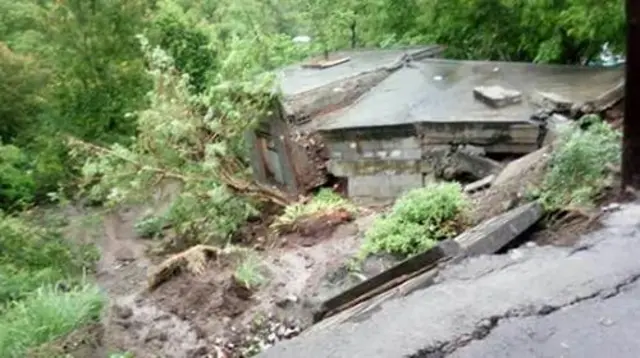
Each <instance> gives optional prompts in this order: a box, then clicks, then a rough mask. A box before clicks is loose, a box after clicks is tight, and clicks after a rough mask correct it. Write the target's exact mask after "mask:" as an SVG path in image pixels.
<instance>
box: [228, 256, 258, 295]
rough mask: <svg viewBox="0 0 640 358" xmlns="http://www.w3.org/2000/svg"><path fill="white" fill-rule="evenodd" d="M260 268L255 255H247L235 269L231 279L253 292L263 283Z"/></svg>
mask: <svg viewBox="0 0 640 358" xmlns="http://www.w3.org/2000/svg"><path fill="white" fill-rule="evenodd" d="M261 270H262V266H261V264H260V260H259V258H258V257H257V256H256V255H255V254H247V255H246V256H245V258H244V259H243V260H242V261H241V262H240V264H239V265H238V266H237V267H236V270H235V272H234V274H233V277H234V278H235V279H236V281H238V283H240V284H242V285H243V286H245V287H246V288H248V289H250V290H253V289H255V288H257V287H259V286H260V285H262V284H263V283H264V281H265V277H264V276H263V274H262V272H261Z"/></svg>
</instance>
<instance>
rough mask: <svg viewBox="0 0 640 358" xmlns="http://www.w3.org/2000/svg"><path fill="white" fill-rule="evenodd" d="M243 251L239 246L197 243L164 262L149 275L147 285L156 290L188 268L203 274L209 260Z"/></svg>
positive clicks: (192, 271)
mask: <svg viewBox="0 0 640 358" xmlns="http://www.w3.org/2000/svg"><path fill="white" fill-rule="evenodd" d="M239 251H242V250H241V249H239V248H226V249H220V248H218V247H215V246H209V245H196V246H193V247H191V248H189V249H187V250H185V251H183V252H181V253H178V254H175V255H173V256H171V257H169V258H168V259H166V260H165V261H164V262H162V263H161V264H160V265H159V266H158V268H157V269H156V270H155V271H154V272H153V273H151V275H149V278H148V281H147V287H148V289H149V290H154V289H156V288H157V287H158V286H160V285H162V284H163V283H165V282H166V281H167V280H168V279H170V278H171V277H172V276H173V275H175V274H177V273H179V272H181V271H183V270H186V271H188V272H191V273H193V274H195V275H198V274H201V273H203V272H204V270H205V268H206V264H207V261H208V260H209V259H211V258H216V257H218V256H220V255H227V254H231V253H232V252H239Z"/></svg>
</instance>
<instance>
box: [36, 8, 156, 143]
mask: <svg viewBox="0 0 640 358" xmlns="http://www.w3.org/2000/svg"><path fill="white" fill-rule="evenodd" d="M45 8H46V9H47V18H46V20H45V24H44V25H45V26H46V28H47V31H46V33H45V36H46V40H47V41H48V43H49V46H48V47H45V48H43V49H42V51H43V54H44V56H46V58H47V59H49V61H51V63H52V65H53V66H54V68H55V72H56V79H55V83H54V84H53V86H52V88H51V90H52V96H53V97H54V98H55V99H56V102H55V104H54V106H53V108H52V110H53V111H54V113H53V114H52V117H53V118H51V119H50V120H53V121H55V127H56V129H58V130H60V131H62V132H65V133H68V134H72V135H75V136H78V137H80V138H84V139H87V140H92V141H101V142H113V141H127V140H128V139H129V138H130V136H132V135H134V134H135V127H136V125H135V121H134V120H132V119H131V118H128V117H126V116H125V114H126V113H130V112H133V111H135V110H136V109H137V108H138V107H139V106H140V104H141V101H142V99H143V97H144V93H145V88H147V87H146V79H145V76H144V71H143V62H142V60H141V56H140V51H139V47H138V44H137V40H136V38H135V35H136V34H138V33H139V32H141V31H142V30H143V26H144V21H145V18H146V11H147V3H146V1H144V0H91V1H86V0H68V1H64V2H62V1H58V2H55V3H51V4H47V5H46V6H45Z"/></svg>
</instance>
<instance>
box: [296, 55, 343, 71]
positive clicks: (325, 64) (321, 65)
mask: <svg viewBox="0 0 640 358" xmlns="http://www.w3.org/2000/svg"><path fill="white" fill-rule="evenodd" d="M349 61H351V58H350V57H341V58H338V59H334V60H325V59H316V60H312V61H310V62H308V63H304V64H302V68H313V69H325V68H329V67H333V66H337V65H341V64H343V63H346V62H349Z"/></svg>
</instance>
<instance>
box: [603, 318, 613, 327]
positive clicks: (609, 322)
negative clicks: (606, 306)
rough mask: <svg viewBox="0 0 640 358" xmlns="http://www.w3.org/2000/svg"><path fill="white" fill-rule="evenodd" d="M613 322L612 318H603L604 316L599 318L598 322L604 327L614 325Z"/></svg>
mask: <svg viewBox="0 0 640 358" xmlns="http://www.w3.org/2000/svg"><path fill="white" fill-rule="evenodd" d="M614 323H615V322H614V321H613V320H611V319H609V318H605V317H603V318H600V324H601V325H603V326H605V327H611V326H613V325H614Z"/></svg>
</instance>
